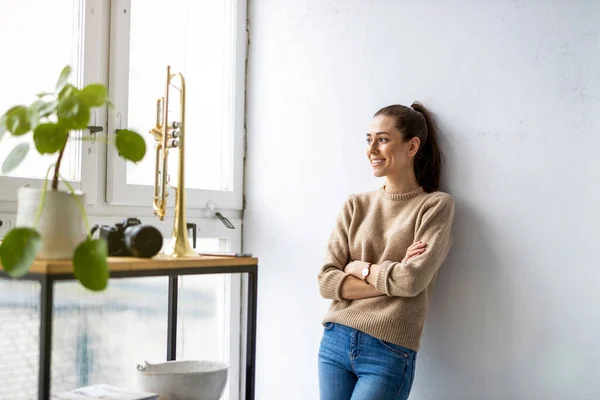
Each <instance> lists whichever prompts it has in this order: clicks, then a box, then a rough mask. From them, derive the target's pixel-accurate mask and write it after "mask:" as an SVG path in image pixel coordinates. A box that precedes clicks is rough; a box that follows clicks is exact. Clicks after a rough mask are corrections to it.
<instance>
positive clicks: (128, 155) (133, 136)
mask: <svg viewBox="0 0 600 400" xmlns="http://www.w3.org/2000/svg"><path fill="white" fill-rule="evenodd" d="M116 145H117V149H118V150H119V153H121V156H123V158H125V159H127V160H129V161H133V162H139V161H141V160H142V159H143V158H144V156H145V155H146V141H145V140H144V138H143V137H141V136H140V134H138V133H136V132H133V131H130V130H127V129H123V130H120V131H119V133H118V134H117V143H116Z"/></svg>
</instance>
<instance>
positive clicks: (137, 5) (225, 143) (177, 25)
mask: <svg viewBox="0 0 600 400" xmlns="http://www.w3.org/2000/svg"><path fill="white" fill-rule="evenodd" d="M233 1H234V0H222V1H214V0H213V1H206V0H204V1H198V0H171V1H170V2H165V1H163V0H132V2H131V3H132V4H131V32H130V59H129V68H130V70H129V102H128V127H129V128H131V129H134V130H137V131H138V132H143V133H145V137H146V141H147V144H148V148H149V149H153V148H154V143H155V140H154V138H153V137H151V136H150V135H149V134H148V131H149V130H150V129H151V128H152V127H153V126H154V123H155V121H156V100H157V98H159V97H161V96H163V93H164V90H165V83H166V68H167V65H171V68H172V72H181V73H182V74H183V75H184V77H185V79H186V165H185V169H186V187H187V188H197V189H215V190H227V189H231V188H230V184H231V180H232V170H233V169H232V168H233V152H232V149H233V131H232V127H233V123H232V115H233V114H232V106H233V104H232V101H231V93H230V92H231V90H232V82H233V67H234V64H233V44H234V35H233V33H234V30H233V21H234V19H233V13H232V2H233ZM178 96H179V94H178V92H177V91H174V90H172V91H171V98H170V103H171V104H170V105H171V106H172V107H170V109H171V110H170V111H171V114H172V115H173V117H174V118H176V119H177V120H178V117H176V115H178V110H177V107H178V101H179V97H178ZM176 103H177V104H176ZM177 166H178V151H171V152H170V153H169V173H170V174H171V176H172V177H173V179H172V180H171V183H172V184H176V180H175V179H174V177H175V176H176V173H177ZM154 171H155V157H154V154H152V155H151V156H150V157H145V158H144V160H143V161H142V162H140V163H138V164H132V163H128V164H127V183H128V184H144V185H153V184H154Z"/></svg>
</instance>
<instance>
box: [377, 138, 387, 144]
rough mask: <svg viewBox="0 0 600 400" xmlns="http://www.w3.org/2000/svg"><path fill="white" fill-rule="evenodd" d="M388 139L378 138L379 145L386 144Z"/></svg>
mask: <svg viewBox="0 0 600 400" xmlns="http://www.w3.org/2000/svg"><path fill="white" fill-rule="evenodd" d="M387 142H388V139H387V138H379V143H387Z"/></svg>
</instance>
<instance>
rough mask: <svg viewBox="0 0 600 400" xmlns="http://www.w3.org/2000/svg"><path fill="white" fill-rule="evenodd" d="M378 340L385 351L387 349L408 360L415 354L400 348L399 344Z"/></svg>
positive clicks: (412, 351)
mask: <svg viewBox="0 0 600 400" xmlns="http://www.w3.org/2000/svg"><path fill="white" fill-rule="evenodd" d="M377 340H378V341H379V344H381V346H382V347H383V348H384V349H386V350H388V351H390V352H392V353H394V354H396V355H398V356H400V357H403V358H408V357H410V356H412V355H413V354H414V353H415V351H414V350H411V349H408V348H406V347H404V346H400V345H399V344H394V343H390V342H386V341H385V340H381V339H377Z"/></svg>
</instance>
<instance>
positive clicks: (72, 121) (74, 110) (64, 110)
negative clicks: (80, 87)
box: [56, 95, 90, 129]
mask: <svg viewBox="0 0 600 400" xmlns="http://www.w3.org/2000/svg"><path fill="white" fill-rule="evenodd" d="M56 115H58V120H59V121H60V123H61V124H62V125H63V126H65V127H66V128H68V129H85V128H87V126H88V124H89V122H90V108H89V107H88V106H87V104H85V102H84V101H83V100H82V99H81V97H79V96H78V95H72V96H69V97H67V98H65V99H63V100H61V101H60V102H59V103H58V108H57V110H56Z"/></svg>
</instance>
